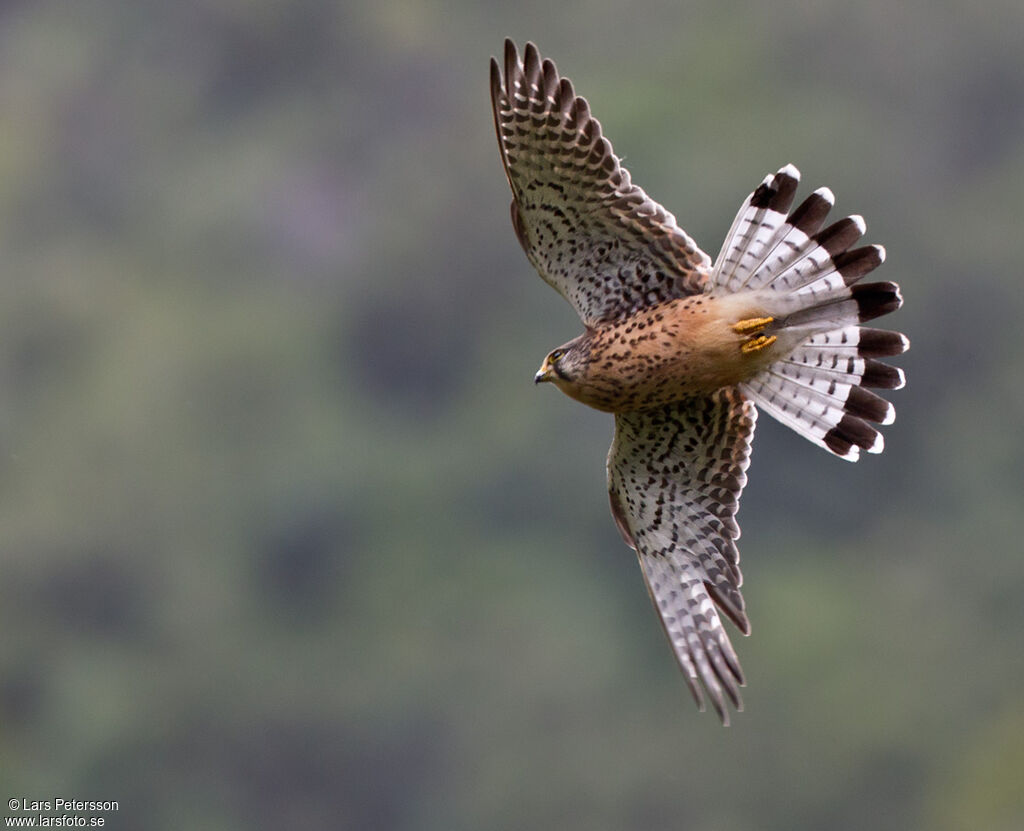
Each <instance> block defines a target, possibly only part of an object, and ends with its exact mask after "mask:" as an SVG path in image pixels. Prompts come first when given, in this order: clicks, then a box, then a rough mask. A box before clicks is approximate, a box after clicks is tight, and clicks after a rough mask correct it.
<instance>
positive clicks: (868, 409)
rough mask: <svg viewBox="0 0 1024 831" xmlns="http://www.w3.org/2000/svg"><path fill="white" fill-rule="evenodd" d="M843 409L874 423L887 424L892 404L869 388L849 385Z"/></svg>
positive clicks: (890, 418) (891, 414) (890, 415)
mask: <svg viewBox="0 0 1024 831" xmlns="http://www.w3.org/2000/svg"><path fill="white" fill-rule="evenodd" d="M843 409H845V410H846V412H848V413H849V414H850V415H854V416H857V417H859V418H863V419H865V420H867V421H873V422H875V423H876V424H887V423H889V422H890V421H892V416H893V408H892V404H890V403H889V402H888V401H886V400H885V399H884V398H882V397H881V396H879V395H876V394H875V393H873V392H871V391H870V390H866V389H862V388H861V387H851V388H850V393H849V395H848V396H847V397H846V404H845V405H844V407H843Z"/></svg>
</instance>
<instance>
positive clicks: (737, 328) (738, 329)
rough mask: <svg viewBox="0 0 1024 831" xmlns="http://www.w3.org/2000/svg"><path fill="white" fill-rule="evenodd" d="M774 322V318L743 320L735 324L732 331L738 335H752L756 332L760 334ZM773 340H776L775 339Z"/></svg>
mask: <svg viewBox="0 0 1024 831" xmlns="http://www.w3.org/2000/svg"><path fill="white" fill-rule="evenodd" d="M774 322H775V318H774V317H751V318H748V319H747V320H741V321H739V322H738V323H734V324H733V326H732V330H733V331H734V332H735V333H736V334H737V335H752V334H754V333H755V332H760V331H761V330H762V329H764V327H765V326H767V325H768V324H769V323H774ZM772 340H774V338H773V339H772Z"/></svg>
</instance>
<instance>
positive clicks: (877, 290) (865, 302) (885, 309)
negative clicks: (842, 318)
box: [850, 283, 903, 323]
mask: <svg viewBox="0 0 1024 831" xmlns="http://www.w3.org/2000/svg"><path fill="white" fill-rule="evenodd" d="M850 295H851V296H852V297H853V299H854V300H856V301H857V316H858V319H859V320H860V322H861V323H864V322H866V321H868V320H874V319H875V318H876V317H881V316H882V315H887V314H889V312H894V311H896V310H897V309H898V308H899V307H900V306H902V305H903V297H902V296H901V295H900V287H899V286H897V285H896V284H895V283H867V284H864V285H861V284H858V285H855V286H853V287H852V288H851V289H850Z"/></svg>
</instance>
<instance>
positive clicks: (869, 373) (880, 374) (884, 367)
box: [860, 358, 907, 390]
mask: <svg viewBox="0 0 1024 831" xmlns="http://www.w3.org/2000/svg"><path fill="white" fill-rule="evenodd" d="M906 382H907V381H906V377H905V376H904V375H903V370H902V369H898V368H897V367H894V366H889V364H883V363H882V362H881V361H876V360H874V359H873V358H867V359H866V360H865V361H864V374H863V375H862V376H861V379H860V383H861V386H864V387H874V388H875V389H880V390H898V389H901V388H902V387H903V386H904V385H905V384H906Z"/></svg>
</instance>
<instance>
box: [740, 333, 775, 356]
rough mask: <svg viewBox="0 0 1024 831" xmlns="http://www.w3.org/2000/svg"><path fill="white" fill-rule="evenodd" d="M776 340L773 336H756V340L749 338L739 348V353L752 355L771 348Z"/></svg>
mask: <svg viewBox="0 0 1024 831" xmlns="http://www.w3.org/2000/svg"><path fill="white" fill-rule="evenodd" d="M777 340H778V338H777V337H776V336H775V335H770V336H769V335H758V336H757V337H756V338H751V339H750V340H748V341H747V342H746V343H744V344H742V345H741V346H740V351H741V352H742V353H743V354H744V355H752V354H754V353H755V352H760V351H761V350H762V349H767V348H768V347H769V346H771V345H772V344H773V343H775V341H777Z"/></svg>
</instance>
